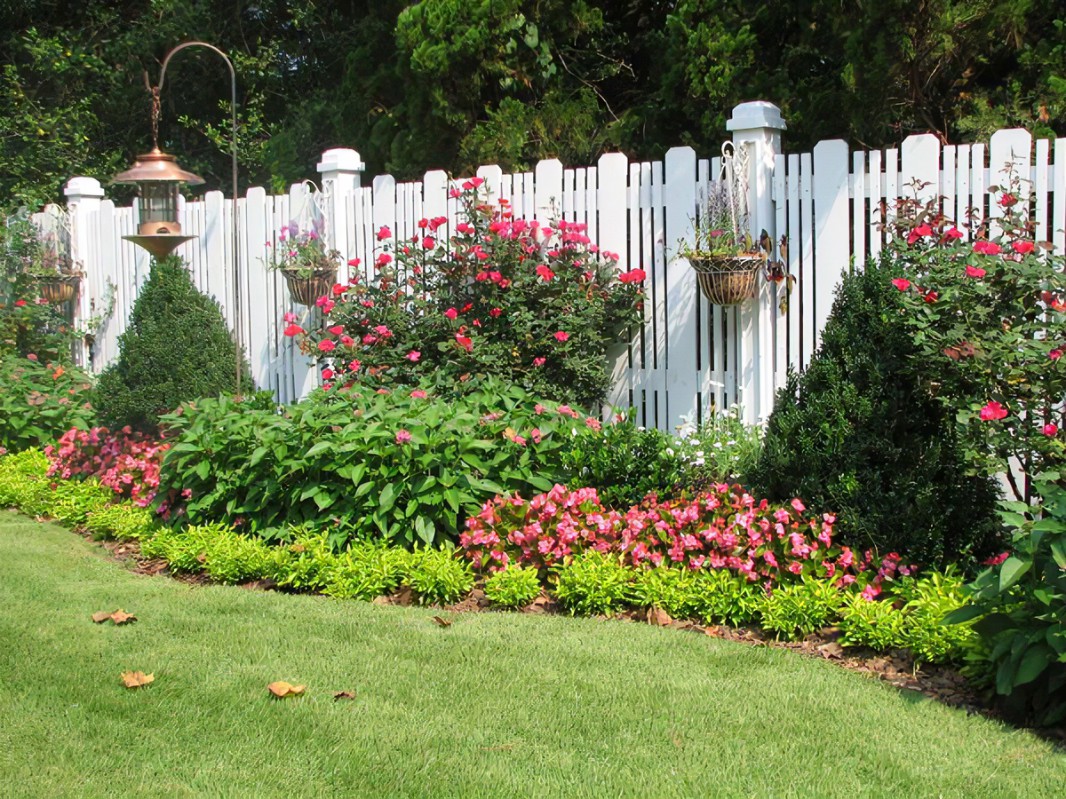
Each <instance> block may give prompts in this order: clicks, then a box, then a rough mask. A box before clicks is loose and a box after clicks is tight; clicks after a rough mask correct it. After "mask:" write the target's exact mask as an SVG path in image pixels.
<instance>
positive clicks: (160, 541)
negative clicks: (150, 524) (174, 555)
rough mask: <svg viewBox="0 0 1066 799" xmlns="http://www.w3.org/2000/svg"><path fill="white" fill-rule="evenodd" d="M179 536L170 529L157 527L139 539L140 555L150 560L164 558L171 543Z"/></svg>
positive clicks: (179, 533)
mask: <svg viewBox="0 0 1066 799" xmlns="http://www.w3.org/2000/svg"><path fill="white" fill-rule="evenodd" d="M181 535H182V534H181V532H179V531H178V530H175V529H174V528H172V527H157V528H156V529H155V530H154V531H151V532H150V533H149V534H148V535H147V536H145V537H144V538H142V539H141V555H142V556H143V557H146V558H149V559H150V560H154V559H155V558H165V557H166V554H167V550H168V549H169V547H170V544H171V542H172V541H174V540H175V539H177V538H180V537H181Z"/></svg>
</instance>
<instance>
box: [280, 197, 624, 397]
mask: <svg viewBox="0 0 1066 799" xmlns="http://www.w3.org/2000/svg"><path fill="white" fill-rule="evenodd" d="M481 184H482V181H481V179H480V178H474V179H472V180H470V181H467V182H466V183H464V184H463V186H464V188H463V189H462V190H458V189H456V190H453V196H454V197H455V198H456V199H458V201H459V202H460V204H461V207H462V211H463V213H462V218H463V219H462V221H460V222H459V223H457V224H456V225H455V226H454V228H453V229H451V230H450V231H449V229H448V222H447V220H446V219H445V218H444V217H438V218H434V219H422V220H420V221H419V222H418V228H419V231H418V233H417V234H416V235H415V236H413V237H411V238H410V239H407V240H403V241H400V240H396V239H395V237H394V236H393V233H392V231H391V230H389V229H388V228H387V227H383V228H381V229H380V230H379V231H378V234H377V237H378V240H379V242H380V245H381V251H380V253H379V254H378V256H377V258H376V260H375V262H374V264H373V265H372V268H373V270H374V274H375V279H374V280H373V281H370V282H366V281H364V280H363V279H361V278H353V279H352V280H351V281H350V282H349V284H348V285H342V284H337V285H335V286H334V287H333V291H332V294H331V296H326V297H321V298H320V299H319V300H318V307H319V308H320V309H321V311H322V314H323V317H324V322H323V323H322V325H321V327H319V328H317V329H315V330H312V331H310V332H308V331H305V330H304V328H303V327H301V326H300V325H299V324H298V323H297V318H296V316H295V315H292V314H290V315H288V316H287V317H286V323H287V325H288V326H287V327H286V329H285V333H286V335H289V336H295V337H297V338H298V339H299V341H300V346H301V348H302V349H303V350H304V352H306V353H308V354H310V355H311V356H312V357H314V358H315V359H316V360H317V362H318V363H319V364H320V366H321V367H322V370H323V371H322V374H323V378H324V379H325V381H326V385H331V384H350V383H353V382H355V381H370V382H371V383H372V384H374V385H386V386H387V385H391V384H397V383H400V384H409V385H413V384H416V383H417V382H418V380H419V379H420V378H422V377H423V376H425V375H428V374H436V375H441V376H446V377H449V378H452V379H459V378H461V377H462V376H463V375H468V374H485V375H494V376H497V377H501V378H503V379H505V380H507V381H508V382H510V383H513V384H515V385H518V386H521V387H522V388H525V389H526V390H528V391H530V392H532V393H534V394H536V395H538V396H540V397H544V398H546V399H552V400H556V401H560V402H568V403H571V404H574V405H579V406H581V407H584V408H592V407H593V406H594V405H595V404H596V403H598V402H600V401H602V399H603V398H604V396H605V394H606V392H607V389H608V388H609V385H610V374H609V372H608V361H607V347H608V345H609V344H611V343H613V342H615V341H617V340H618V337H619V332H620V331H622V330H624V329H625V328H626V326H627V325H634V324H636V323H638V322H639V321H640V319H641V318H642V315H641V308H642V305H641V303H642V291H641V284H642V282H643V280H644V272H643V271H642V270H640V269H633V270H631V271H628V272H625V273H622V274H618V269H617V262H618V256H617V255H613V254H611V253H606V252H601V251H599V249H598V248H597V247H596V245H595V244H593V243H592V242H591V241H590V240H589V237H588V235H587V232H586V227H585V225H582V224H576V223H568V222H565V221H562V220H560V221H558V222H557V223H556V224H555V225H554V226H550V225H546V224H541V223H539V222H536V221H533V222H527V221H525V220H523V219H515V218H514V216H513V214H512V213H511V211H510V209H509V207H508V205H507V203H506V202H504V201H501V202H500V203H498V204H496V205H489V204H488V203H486V202H485V201H484V200H483V198H482V196H481V194H480V192H479V189H480V187H481ZM350 263H351V264H352V265H353V266H355V267H359V266H360V264H359V262H358V261H357V260H353V261H352V262H350Z"/></svg>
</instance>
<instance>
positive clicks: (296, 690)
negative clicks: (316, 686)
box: [267, 680, 307, 699]
mask: <svg viewBox="0 0 1066 799" xmlns="http://www.w3.org/2000/svg"><path fill="white" fill-rule="evenodd" d="M306 687H307V686H305V685H293V684H292V683H287V682H285V681H284V680H278V681H277V682H272V683H270V685H268V686H267V690H268V691H270V693H272V694H274V696H276V697H277V698H278V699H284V698H285V697H287V696H299V695H300V694H302V693H303V692H304V690H305V689H306Z"/></svg>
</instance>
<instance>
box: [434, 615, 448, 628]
mask: <svg viewBox="0 0 1066 799" xmlns="http://www.w3.org/2000/svg"><path fill="white" fill-rule="evenodd" d="M433 623H434V624H436V625H437V626H438V627H451V626H452V623H451V622H450V621H448V620H447V619H442V618H441V617H440V616H434V617H433Z"/></svg>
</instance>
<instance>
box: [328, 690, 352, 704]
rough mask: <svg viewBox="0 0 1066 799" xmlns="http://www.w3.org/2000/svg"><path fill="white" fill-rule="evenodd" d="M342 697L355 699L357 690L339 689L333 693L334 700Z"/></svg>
mask: <svg viewBox="0 0 1066 799" xmlns="http://www.w3.org/2000/svg"><path fill="white" fill-rule="evenodd" d="M340 699H355V691H337V692H336V693H335V694H333V701H334V702H336V701H338V700H340Z"/></svg>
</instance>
